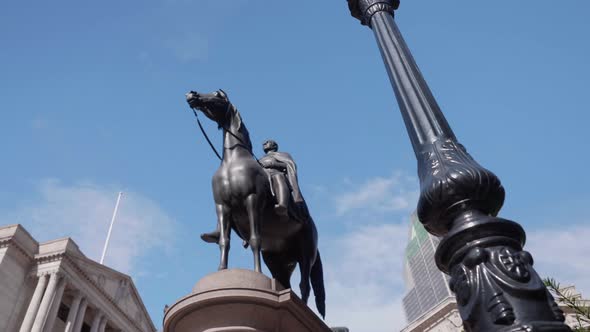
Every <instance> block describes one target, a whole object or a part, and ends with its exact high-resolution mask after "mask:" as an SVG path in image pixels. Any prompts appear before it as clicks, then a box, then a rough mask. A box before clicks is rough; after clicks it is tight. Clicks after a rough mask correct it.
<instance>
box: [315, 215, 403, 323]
mask: <svg viewBox="0 0 590 332" xmlns="http://www.w3.org/2000/svg"><path fill="white" fill-rule="evenodd" d="M407 227H408V226H407V225H406V224H399V225H398V224H381V225H371V226H362V227H359V228H358V229H356V230H354V231H353V232H351V233H349V234H346V235H344V236H343V237H340V238H338V239H334V240H331V241H328V242H329V243H327V245H326V246H324V248H329V249H328V250H327V252H326V253H322V254H323V255H325V256H324V257H325V258H323V260H324V264H325V271H324V274H325V276H324V278H325V283H326V295H327V301H326V310H327V323H328V324H329V325H331V326H346V327H348V328H350V330H351V331H363V332H383V331H399V330H401V329H402V328H403V327H404V326H405V321H406V320H405V316H404V311H403V309H402V305H401V299H402V297H403V295H404V292H405V287H404V284H403V278H402V276H403V273H402V272H403V271H402V268H403V257H404V256H403V252H404V248H405V245H406V243H407V236H408V229H407Z"/></svg>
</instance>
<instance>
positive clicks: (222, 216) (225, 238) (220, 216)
mask: <svg viewBox="0 0 590 332" xmlns="http://www.w3.org/2000/svg"><path fill="white" fill-rule="evenodd" d="M215 210H216V212H217V222H218V223H219V231H220V232H219V250H220V251H221V260H220V262H219V270H225V269H227V256H228V253H229V243H230V232H231V227H230V224H229V221H230V218H231V216H230V209H229V207H228V206H225V205H223V204H216V205H215Z"/></svg>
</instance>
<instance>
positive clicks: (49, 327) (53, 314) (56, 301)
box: [43, 276, 67, 332]
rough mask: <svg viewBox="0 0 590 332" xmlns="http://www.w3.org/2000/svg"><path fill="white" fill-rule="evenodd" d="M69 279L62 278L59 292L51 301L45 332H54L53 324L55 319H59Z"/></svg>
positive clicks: (44, 327)
mask: <svg viewBox="0 0 590 332" xmlns="http://www.w3.org/2000/svg"><path fill="white" fill-rule="evenodd" d="M66 285H67V279H66V278H65V276H64V277H63V278H61V280H60V282H59V284H58V286H57V290H56V291H55V295H54V296H53V300H52V301H51V307H50V309H49V312H48V313H47V319H46V320H45V324H44V325H43V330H44V331H45V332H52V331H53V324H55V319H56V318H57V311H58V310H59V306H60V305H61V299H62V297H63V294H64V290H65V289H66Z"/></svg>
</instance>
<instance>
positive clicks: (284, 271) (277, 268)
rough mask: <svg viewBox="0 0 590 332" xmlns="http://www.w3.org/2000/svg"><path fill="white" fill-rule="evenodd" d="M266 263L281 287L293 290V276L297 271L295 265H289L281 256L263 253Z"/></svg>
mask: <svg viewBox="0 0 590 332" xmlns="http://www.w3.org/2000/svg"><path fill="white" fill-rule="evenodd" d="M262 258H264V263H266V266H268V270H269V271H270V273H271V274H272V277H273V278H275V279H276V280H277V281H278V282H280V283H281V285H282V286H283V287H285V288H291V275H292V274H293V270H295V263H289V262H288V261H287V260H286V259H285V257H283V256H282V255H281V254H277V253H271V252H267V251H264V252H262Z"/></svg>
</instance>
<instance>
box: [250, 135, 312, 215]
mask: <svg viewBox="0 0 590 332" xmlns="http://www.w3.org/2000/svg"><path fill="white" fill-rule="evenodd" d="M262 148H263V150H264V152H265V153H266V155H265V156H264V157H262V158H261V159H260V164H261V165H262V166H263V167H264V168H265V169H266V171H267V173H268V174H269V175H270V178H271V184H272V190H273V193H274V195H275V198H276V204H275V211H276V212H277V214H279V215H282V216H286V215H287V211H288V208H289V201H290V198H291V192H292V193H293V202H294V203H295V204H299V203H301V202H303V198H302V197H301V192H300V191H299V184H298V182H297V166H296V165H295V161H293V158H292V157H291V155H290V154H288V153H286V152H278V151H277V150H278V149H279V145H278V144H277V142H275V141H273V140H270V139H269V140H267V141H265V142H264V143H263V144H262Z"/></svg>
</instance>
